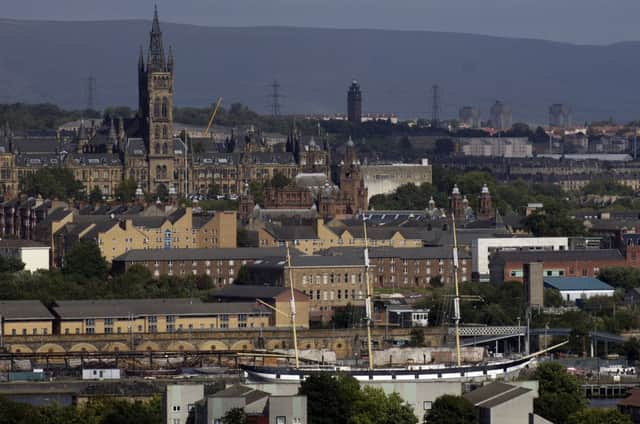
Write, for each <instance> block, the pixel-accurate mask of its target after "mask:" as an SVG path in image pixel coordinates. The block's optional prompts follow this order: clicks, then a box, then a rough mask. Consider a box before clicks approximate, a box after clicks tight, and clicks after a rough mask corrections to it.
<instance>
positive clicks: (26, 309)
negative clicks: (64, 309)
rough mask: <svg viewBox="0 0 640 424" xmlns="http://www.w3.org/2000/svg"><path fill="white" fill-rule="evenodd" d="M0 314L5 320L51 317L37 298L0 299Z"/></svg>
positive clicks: (46, 318)
mask: <svg viewBox="0 0 640 424" xmlns="http://www.w3.org/2000/svg"><path fill="white" fill-rule="evenodd" d="M0 316H2V319H3V320H5V321H13V320H38V319H43V320H49V319H53V314H52V313H51V312H50V311H49V310H48V309H47V308H46V307H45V306H44V305H43V304H42V302H40V301H39V300H0Z"/></svg>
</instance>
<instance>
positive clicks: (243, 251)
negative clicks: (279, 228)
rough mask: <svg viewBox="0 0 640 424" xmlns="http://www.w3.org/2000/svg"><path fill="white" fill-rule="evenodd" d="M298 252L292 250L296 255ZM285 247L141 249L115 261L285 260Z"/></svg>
mask: <svg viewBox="0 0 640 424" xmlns="http://www.w3.org/2000/svg"><path fill="white" fill-rule="evenodd" d="M295 252H297V251H296V250H295V249H292V250H291V254H292V255H294V254H295ZM286 254H287V253H286V249H285V248H284V247H269V248H258V247H238V248H219V249H139V250H130V251H128V252H127V253H125V254H123V255H120V256H118V257H117V258H115V259H114V261H132V262H140V261H156V260H157V261H194V260H225V259H230V260H233V259H260V258H270V257H275V258H284V257H285V256H286Z"/></svg>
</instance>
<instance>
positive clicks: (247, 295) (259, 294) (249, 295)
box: [212, 284, 306, 299]
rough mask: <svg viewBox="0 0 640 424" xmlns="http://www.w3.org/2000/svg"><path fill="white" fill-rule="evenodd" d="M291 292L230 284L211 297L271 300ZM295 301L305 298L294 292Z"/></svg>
mask: <svg viewBox="0 0 640 424" xmlns="http://www.w3.org/2000/svg"><path fill="white" fill-rule="evenodd" d="M289 290H291V289H290V288H288V287H279V286H250V285H243V284H231V285H229V286H226V287H224V288H222V289H220V290H217V291H216V292H214V293H213V295H212V296H213V297H215V298H219V299H225V298H227V299H229V298H235V299H273V298H276V297H278V296H280V295H281V294H283V293H285V292H287V293H288V292H289ZM296 293H297V294H298V295H297V296H296V299H299V298H300V297H301V296H304V297H306V296H305V295H304V294H303V293H302V292H300V291H298V290H296Z"/></svg>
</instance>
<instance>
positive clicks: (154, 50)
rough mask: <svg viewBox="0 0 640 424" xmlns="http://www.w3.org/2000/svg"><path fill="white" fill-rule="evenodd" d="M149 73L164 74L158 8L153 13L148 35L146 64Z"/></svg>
mask: <svg viewBox="0 0 640 424" xmlns="http://www.w3.org/2000/svg"><path fill="white" fill-rule="evenodd" d="M147 67H148V70H149V71H150V72H164V71H165V62H164V48H163V47H162V31H160V22H159V20H158V7H157V6H156V7H155V9H154V12H153V24H151V33H150V34H149V61H148V63H147Z"/></svg>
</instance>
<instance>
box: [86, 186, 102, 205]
mask: <svg viewBox="0 0 640 424" xmlns="http://www.w3.org/2000/svg"><path fill="white" fill-rule="evenodd" d="M102 198H103V194H102V190H100V187H98V186H95V187H93V190H91V193H90V194H89V202H91V204H95V203H99V202H102Z"/></svg>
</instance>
